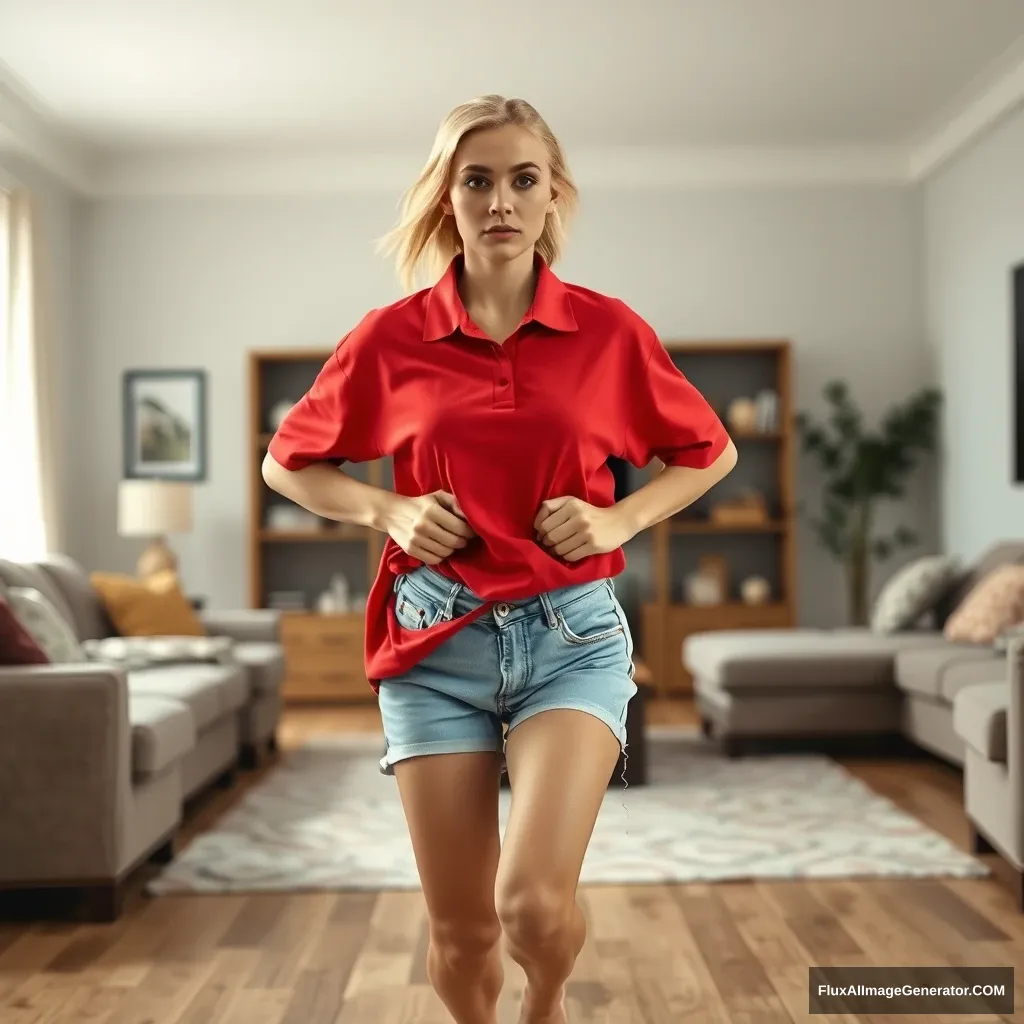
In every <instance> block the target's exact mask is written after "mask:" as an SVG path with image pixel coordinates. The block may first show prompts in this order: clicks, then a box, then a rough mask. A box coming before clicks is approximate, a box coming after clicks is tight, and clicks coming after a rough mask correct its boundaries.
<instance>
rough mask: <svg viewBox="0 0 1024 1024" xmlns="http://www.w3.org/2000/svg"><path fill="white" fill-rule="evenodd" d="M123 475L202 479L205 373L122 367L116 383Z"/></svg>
mask: <svg viewBox="0 0 1024 1024" xmlns="http://www.w3.org/2000/svg"><path fill="white" fill-rule="evenodd" d="M121 411H122V449H123V460H124V477H125V478H126V479H129V480H132V479H138V478H146V479H149V478H153V477H159V478H162V479H171V480H190V481H198V480H205V479H206V374H205V373H204V371H202V370H161V369H155V370H127V371H126V372H125V374H124V378H123V386H122V410H121Z"/></svg>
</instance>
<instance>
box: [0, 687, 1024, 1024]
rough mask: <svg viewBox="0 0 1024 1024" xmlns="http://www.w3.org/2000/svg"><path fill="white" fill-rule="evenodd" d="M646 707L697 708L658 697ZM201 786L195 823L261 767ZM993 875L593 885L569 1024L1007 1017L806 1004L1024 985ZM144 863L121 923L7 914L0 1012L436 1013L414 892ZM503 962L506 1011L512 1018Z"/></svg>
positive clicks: (919, 792) (895, 774)
mask: <svg viewBox="0 0 1024 1024" xmlns="http://www.w3.org/2000/svg"><path fill="white" fill-rule="evenodd" d="M649 720H650V721H651V722H653V723H678V722H681V721H692V720H693V715H692V709H690V708H689V707H688V706H687V705H679V704H677V705H668V704H655V705H654V706H653V707H652V708H651V710H650V712H649ZM355 729H358V730H367V729H379V719H378V718H377V714H376V710H375V709H372V708H371V709H366V710H361V711H330V712H325V711H303V712H289V713H288V715H287V716H286V719H285V721H284V723H283V725H282V729H281V733H280V740H281V749H282V751H285V752H286V751H287V749H288V748H290V747H293V746H294V745H296V744H298V743H300V742H301V741H302V740H303V738H304V737H305V736H308V735H310V734H312V733H317V732H324V731H338V730H355ZM845 763H846V764H847V766H848V767H849V768H850V770H851V771H853V772H854V773H855V774H856V775H858V776H859V777H860V778H861V779H863V780H864V781H865V782H866V783H868V784H869V785H870V786H872V787H873V788H874V789H876V790H877V791H878V792H880V793H882V794H884V795H886V796H888V797H890V798H891V799H892V800H894V801H895V802H896V803H897V804H898V805H899V806H901V807H903V808H904V809H906V810H907V811H909V812H910V813H912V814H914V815H916V816H917V817H918V818H920V819H921V820H923V821H925V822H926V823H927V824H929V825H931V826H933V827H934V828H936V829H937V830H938V831H940V832H942V833H944V834H945V835H946V836H948V837H949V838H950V839H952V840H953V841H954V842H956V843H957V844H958V845H960V846H961V847H963V846H964V844H965V843H966V839H967V828H966V822H965V821H964V817H963V813H962V810H961V802H960V797H961V794H960V788H961V783H960V777H959V774H958V773H957V772H956V771H954V770H952V769H950V768H948V767H945V766H943V765H941V764H938V763H935V762H932V761H929V760H919V761H911V762H901V761H895V760H893V761H885V762H883V761H865V760H847V761H846V762H845ZM266 770H267V769H266V768H264V769H262V770H261V771H257V772H254V773H249V774H247V775H246V776H244V778H243V780H242V781H241V782H240V783H239V785H238V786H237V787H235V789H233V790H231V791H229V792H218V793H214V794H211V795H210V796H209V797H208V798H206V799H205V802H204V803H203V804H202V805H201V806H199V807H198V808H196V809H195V810H194V811H193V812H192V813H191V815H190V820H189V823H188V826H187V829H186V832H185V835H184V837H183V838H184V840H185V841H188V839H189V838H190V837H192V836H194V835H196V834H197V833H199V832H201V831H202V830H203V829H204V828H206V827H208V826H209V824H210V823H211V822H212V821H214V820H215V819H216V818H217V816H218V815H220V814H223V813H224V812H225V811H226V810H227V809H228V808H229V807H230V806H231V805H232V803H233V802H234V801H236V800H237V799H239V797H240V796H241V795H242V794H243V793H244V791H245V788H246V786H248V785H251V784H252V783H253V782H254V781H256V780H258V779H259V778H260V776H261V774H262V771H266ZM986 859H987V860H989V861H990V862H991V863H992V865H993V867H994V868H995V869H996V870H997V872H998V874H997V877H996V878H995V879H985V880H969V881H968V880H965V881H958V880H951V881H934V880H927V881H883V880H879V881H871V882H859V881H858V882H853V881H835V882H833V881H824V882H815V881H809V882H805V881H793V882H778V883H775V882H773V883H754V884H747V883H742V884H717V885H687V886H660V885H658V886H644V887H636V888H594V889H584V890H582V892H581V903H582V904H583V905H584V908H585V910H586V914H587V917H588V920H589V929H590V931H589V940H588V943H587V945H586V947H585V949H584V951H583V953H582V955H581V957H580V959H579V961H578V963H577V967H576V971H575V973H574V976H573V979H572V981H571V983H570V986H569V992H568V1006H569V1019H570V1022H571V1024H584V1022H586V1024H681V1022H694V1024H716V1022H726V1021H733V1022H738V1024H739V1022H742V1024H776V1022H779V1024H782V1022H789V1021H802V1020H808V1021H832V1022H835V1021H856V1020H861V1021H865V1022H870V1024H880V1022H883V1021H890V1020H891V1021H892V1022H893V1024H902V1022H905V1021H914V1020H923V1019H928V1020H930V1021H933V1022H935V1021H938V1022H942V1021H944V1020H949V1021H950V1022H953V1021H956V1022H958V1024H969V1022H971V1021H983V1020H1001V1019H1002V1020H1014V1019H1018V1018H1017V1017H1014V1016H1006V1017H1002V1018H1000V1017H995V1016H975V1017H967V1016H949V1017H935V1016H933V1017H929V1018H924V1017H920V1016H918V1017H915V1016H898V1015H893V1016H891V1017H890V1016H877V1015H876V1016H860V1017H856V1016H831V1017H828V1016H813V1017H812V1016H809V1015H808V1013H807V969H808V967H809V966H810V965H818V964H845V965H858V964H865V965H868V964H876V965H881V966H898V965H914V966H917V965H931V964H936V965H937V964H957V965H963V964H968V965H976V966H997V965H1007V966H1013V967H1015V968H1017V969H1018V970H1020V974H1018V975H1017V995H1016V1002H1017V1005H1018V1006H1024V1002H1022V990H1024V919H1022V917H1021V915H1019V914H1018V913H1017V911H1016V910H1015V908H1014V905H1013V902H1012V899H1011V897H1010V895H1009V890H1008V889H1007V888H1006V879H1005V875H1004V873H1003V872H1001V871H1000V870H999V862H998V861H997V859H996V858H994V857H989V858H986ZM152 870H155V869H150V868H147V869H145V871H144V872H143V873H141V874H140V877H139V880H138V885H137V886H136V887H135V890H134V891H133V893H132V895H131V897H130V899H129V901H128V909H127V911H126V913H125V915H124V917H123V918H122V919H121V920H120V921H118V922H117V923H116V924H114V925H87V926H75V925H66V924H35V925H16V924H8V925H3V924H0V1022H2V1024H58V1022H59V1024H86V1022H89V1024H445V1022H447V1021H448V1019H449V1018H448V1017H447V1015H446V1014H445V1012H444V1011H443V1008H442V1007H441V1006H440V1003H439V1002H438V1001H437V999H436V997H435V996H434V995H433V993H432V992H431V990H430V987H429V985H428V984H427V981H426V977H425V973H424V951H425V945H424V940H425V931H424V916H423V905H422V899H421V897H420V895H419V894H418V893H381V894H379V895H378V894H373V893H371V894H338V893H311V894H301V895H287V896H276V895H274V896H225V897H210V896H207V897H168V898H162V899H147V898H145V897H144V896H142V895H141V892H140V891H139V890H140V887H141V885H142V882H143V881H144V879H145V878H146V877H147V875H146V873H145V872H146V871H149V872H151V871H152ZM520 984H521V976H520V974H519V971H518V968H517V967H515V965H513V964H511V963H509V964H508V971H507V976H506V991H505V994H504V996H503V999H502V1004H501V1022H502V1024H515V1022H516V1020H517V1016H516V996H517V993H518V991H519V988H520Z"/></svg>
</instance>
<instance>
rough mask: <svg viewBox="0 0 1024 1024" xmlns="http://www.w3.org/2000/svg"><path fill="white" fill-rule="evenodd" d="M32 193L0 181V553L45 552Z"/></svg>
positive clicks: (25, 555) (26, 556)
mask: <svg viewBox="0 0 1024 1024" xmlns="http://www.w3.org/2000/svg"><path fill="white" fill-rule="evenodd" d="M32 232H33V216H32V206H31V201H30V198H29V196H28V194H27V193H26V192H25V191H24V190H22V189H20V188H10V189H5V188H0V557H3V558H9V559H11V560H13V561H30V560H33V559H36V558H41V557H42V556H43V555H45V554H46V553H47V550H48V546H49V540H50V529H49V527H50V524H49V523H48V522H47V517H46V515H45V514H44V513H45V508H46V504H47V502H46V494H45V483H44V482H45V473H44V464H43V437H44V423H43V420H42V416H41V410H42V409H43V408H44V402H43V398H44V395H43V389H42V383H43V381H42V375H41V373H40V367H41V365H42V358H41V352H40V349H39V339H38V335H37V330H36V316H35V311H36V307H35V303H36V299H37V294H36V280H35V265H34V258H33V244H32V243H33V234H32Z"/></svg>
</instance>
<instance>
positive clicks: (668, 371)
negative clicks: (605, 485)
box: [623, 325, 729, 469]
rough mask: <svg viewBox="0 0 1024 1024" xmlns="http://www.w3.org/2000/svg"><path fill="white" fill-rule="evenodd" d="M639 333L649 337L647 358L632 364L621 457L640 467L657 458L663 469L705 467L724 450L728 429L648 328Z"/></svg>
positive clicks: (645, 351) (727, 440)
mask: <svg viewBox="0 0 1024 1024" xmlns="http://www.w3.org/2000/svg"><path fill="white" fill-rule="evenodd" d="M645 326H646V325H645ZM641 333H642V334H646V335H649V337H648V338H647V339H646V342H645V344H644V347H643V352H644V353H646V355H645V356H640V357H639V358H637V359H635V360H632V361H631V366H632V367H633V368H634V371H633V373H631V374H630V390H629V395H628V396H627V402H628V404H629V407H628V408H627V409H626V414H625V415H626V430H625V442H624V445H623V458H624V459H625V460H626V461H627V462H630V463H632V464H633V465H634V466H640V467H643V466H646V465H647V464H648V463H649V462H650V461H651V459H653V458H658V459H660V460H661V461H662V462H663V463H664V464H665V465H666V466H689V467H691V468H692V469H706V468H707V467H708V466H710V465H711V464H712V463H713V462H714V461H715V460H716V459H717V458H718V456H719V455H721V454H722V452H723V451H724V450H725V447H726V445H727V444H728V443H729V434H728V431H726V429H725V427H724V426H723V424H722V421H721V420H720V419H719V418H718V415H717V414H716V413H715V411H714V409H712V408H711V405H710V404H709V403H708V401H707V400H706V399H705V398H704V396H703V395H702V394H701V393H700V392H699V391H698V390H697V388H696V387H694V385H693V384H691V383H690V381H689V380H688V379H687V377H686V376H685V375H684V374H683V372H682V370H680V369H679V367H678V366H676V365H675V363H673V362H672V358H671V356H670V354H669V352H668V350H667V349H666V348H665V346H664V345H663V344H662V343H661V340H660V339H659V338H658V337H657V336H656V335H654V332H653V330H651V328H649V327H647V328H646V330H643V331H642V332H641ZM638 355H639V346H638Z"/></svg>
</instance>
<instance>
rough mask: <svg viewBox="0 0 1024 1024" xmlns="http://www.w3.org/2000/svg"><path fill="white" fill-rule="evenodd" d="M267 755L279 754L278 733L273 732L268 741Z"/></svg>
mask: <svg viewBox="0 0 1024 1024" xmlns="http://www.w3.org/2000/svg"><path fill="white" fill-rule="evenodd" d="M267 753H268V754H276V753H277V733H276V732H272V733H271V734H270V739H268V740H267Z"/></svg>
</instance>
